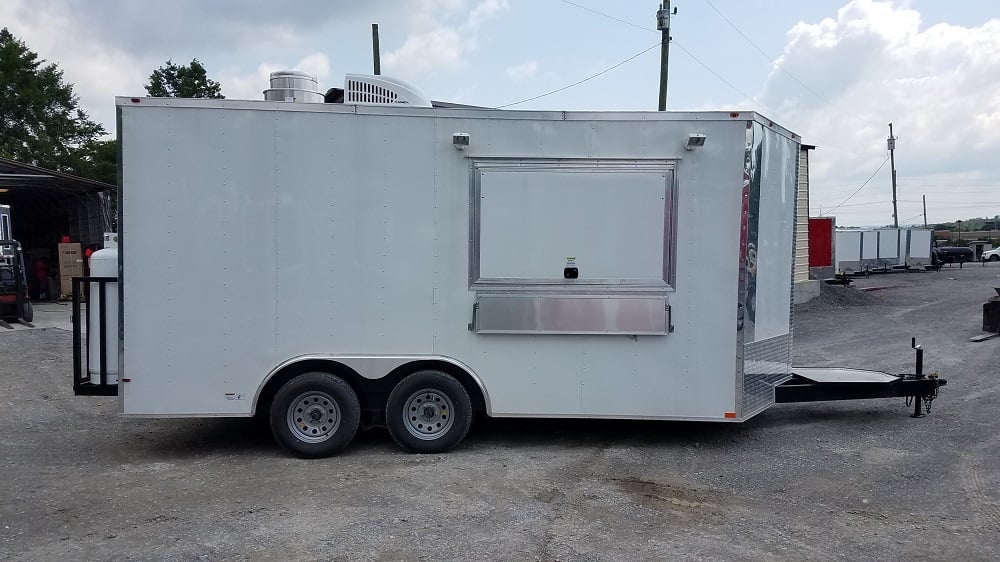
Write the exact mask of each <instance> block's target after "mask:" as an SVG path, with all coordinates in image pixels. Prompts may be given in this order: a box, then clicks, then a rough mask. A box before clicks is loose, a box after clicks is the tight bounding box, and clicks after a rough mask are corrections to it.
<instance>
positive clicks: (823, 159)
mask: <svg viewBox="0 0 1000 562" xmlns="http://www.w3.org/2000/svg"><path fill="white" fill-rule="evenodd" d="M779 63H780V64H781V66H782V67H783V68H784V69H785V70H786V71H787V72H788V73H790V74H791V75H793V76H794V77H795V78H796V79H798V81H801V83H804V84H806V85H807V86H808V89H807V88H806V87H803V86H802V84H800V83H798V82H797V81H796V80H795V79H793V78H791V77H789V75H788V73H786V72H784V71H781V70H778V69H776V70H775V71H774V72H772V74H771V76H770V77H769V79H768V83H767V85H766V87H765V91H764V93H763V94H762V95H761V96H760V98H759V99H758V102H759V103H760V105H762V106H763V107H764V111H765V112H768V113H772V114H773V115H774V117H775V118H777V119H779V121H781V122H782V123H783V124H786V125H788V126H790V127H791V128H792V129H793V130H795V131H796V132H798V133H801V134H802V135H803V140H804V142H807V143H814V144H817V145H819V150H818V151H817V152H816V153H814V154H813V157H812V158H811V161H810V163H811V164H812V170H811V171H812V174H811V176H812V177H811V180H812V182H811V189H812V191H811V198H812V201H813V209H814V211H815V210H816V209H818V205H819V204H825V205H826V206H827V208H829V206H830V205H831V204H835V203H837V202H839V201H840V200H842V199H843V198H845V197H846V196H847V195H849V194H850V192H852V191H853V190H854V189H856V188H857V187H859V186H860V185H861V183H862V182H863V181H864V180H865V179H866V178H867V177H868V176H869V175H870V174H871V173H872V172H873V171H874V170H875V169H876V168H877V167H878V165H879V164H880V163H881V162H882V161H883V159H884V158H885V157H886V140H885V139H886V137H887V136H888V133H889V130H888V127H887V124H888V123H889V122H894V125H895V133H896V135H897V136H898V137H899V141H898V142H897V145H896V148H897V150H896V165H897V169H898V181H899V185H900V188H901V189H900V191H901V194H900V196H899V198H900V199H904V200H907V201H908V203H907V204H906V205H905V206H903V205H901V208H900V212H899V214H900V219H906V218H908V217H909V216H912V215H916V214H918V213H919V212H920V208H919V199H920V195H921V190H922V191H923V192H927V191H928V189H933V188H934V187H935V186H939V185H940V186H941V188H940V189H941V194H942V196H944V194H945V191H944V189H945V188H947V187H948V186H949V180H948V179H947V178H962V179H956V180H955V181H965V182H973V181H979V182H983V181H986V180H987V179H993V178H996V177H998V176H1000V159H997V158H996V157H995V155H996V154H997V153H998V152H1000V94H998V93H997V87H996V85H997V84H1000V20H997V19H994V20H990V21H988V22H986V23H984V24H982V25H981V26H978V27H962V26H957V25H950V24H938V25H934V26H932V27H929V28H922V26H921V19H920V14H919V13H918V12H917V11H915V10H913V9H910V8H908V7H907V6H906V5H898V4H896V3H893V2H878V1H874V0H853V1H851V2H849V3H848V4H847V5H846V6H844V7H843V8H841V9H840V10H839V12H838V13H837V18H836V19H833V18H829V19H825V20H823V21H821V22H819V23H815V24H809V23H799V24H797V25H796V26H795V27H793V28H792V30H791V31H790V32H789V34H788V44H787V46H786V49H785V52H784V55H783V56H782V57H781V59H780V60H779ZM888 168H889V166H888V165H886V166H885V169H884V170H883V171H882V172H881V173H880V175H879V176H878V177H876V179H875V180H873V181H872V184H871V185H869V186H868V187H866V188H865V190H863V191H862V192H861V193H859V195H858V196H857V197H856V198H855V199H852V201H851V203H857V202H865V201H884V200H888V199H890V198H891V196H890V195H889V192H890V189H889V179H888V178H889V174H888ZM835 177H836V178H838V180H834V179H833V178H835ZM908 185H909V186H913V187H910V188H907V186H908ZM917 186H921V187H920V188H919V189H918V188H917ZM974 191H975V190H971V191H969V192H967V193H965V194H955V193H954V192H952V193H951V194H950V195H949V197H950V200H951V201H954V200H955V198H956V197H957V198H959V199H961V200H963V201H965V202H967V203H968V204H969V205H970V208H974V207H975V200H976V197H977V195H976V193H974ZM984 193H988V192H984ZM929 199H931V197H930V196H929ZM989 200H991V201H997V200H1000V195H993V196H992V198H991V199H989ZM887 209H888V210H887ZM911 211H912V212H911ZM956 212H957V211H956ZM838 213H839V214H844V215H848V216H852V217H856V218H853V219H850V220H849V221H848V222H865V221H869V222H873V223H881V224H885V223H888V222H891V206H889V205H871V206H859V207H853V208H851V210H847V209H846V208H843V209H842V210H839V211H838ZM960 214H961V213H960ZM946 218H948V217H940V218H939V220H944V219H946ZM932 220H933V217H932Z"/></svg>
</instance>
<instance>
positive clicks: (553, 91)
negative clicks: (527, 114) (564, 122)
mask: <svg viewBox="0 0 1000 562" xmlns="http://www.w3.org/2000/svg"><path fill="white" fill-rule="evenodd" d="M659 46H660V42H659V41H657V42H656V43H653V45H651V46H650V47H648V48H646V49H643V50H641V51H639V52H638V53H636V54H634V55H632V56H631V57H629V58H627V59H625V60H623V61H621V62H620V63H618V64H616V65H614V66H609V67H608V68H605V69H604V70H602V71H600V72H598V73H597V74H592V75H590V76H588V77H586V78H584V79H583V80H579V81H577V82H573V83H572V84H569V85H566V86H563V87H562V88H557V89H555V90H552V91H551V92H545V93H544V94H538V95H537V96H533V97H530V98H527V99H523V100H521V101H515V102H512V103H508V104H504V105H498V106H497V107H496V108H497V109H503V108H505V107H511V106H514V105H520V104H522V103H526V102H529V101H534V100H537V99H539V98H544V97H545V96H551V95H552V94H557V93H559V92H561V91H563V90H568V89H570V88H572V87H574V86H579V85H580V84H583V83H584V82H588V81H590V80H593V79H594V78H597V77H598V76H601V75H603V74H607V73H608V72H611V71H612V70H614V69H616V68H618V67H619V66H621V65H623V64H625V63H627V62H629V61H631V60H633V59H636V58H638V57H639V56H640V55H644V54H646V53H648V52H649V51H652V50H653V49H655V48H657V47H659Z"/></svg>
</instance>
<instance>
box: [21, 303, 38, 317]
mask: <svg viewBox="0 0 1000 562" xmlns="http://www.w3.org/2000/svg"><path fill="white" fill-rule="evenodd" d="M34 319H35V309H34V308H32V307H31V301H28V300H26V301H24V313H23V314H21V320H24V321H25V322H31V321H32V320H34Z"/></svg>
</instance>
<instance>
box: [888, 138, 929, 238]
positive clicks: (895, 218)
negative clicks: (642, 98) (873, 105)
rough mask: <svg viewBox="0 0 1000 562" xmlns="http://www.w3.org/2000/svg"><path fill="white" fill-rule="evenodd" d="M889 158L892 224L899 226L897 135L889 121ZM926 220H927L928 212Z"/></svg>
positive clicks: (894, 226) (895, 226) (925, 216)
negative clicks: (894, 134) (894, 133)
mask: <svg viewBox="0 0 1000 562" xmlns="http://www.w3.org/2000/svg"><path fill="white" fill-rule="evenodd" d="M886 142H887V143H888V145H889V160H891V164H892V226H893V228H899V211H898V210H897V209H896V137H894V136H892V123H889V139H888V141H886ZM924 220H925V221H926V220H927V215H926V213H925V214H924Z"/></svg>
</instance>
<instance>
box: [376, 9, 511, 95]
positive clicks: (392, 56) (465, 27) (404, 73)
mask: <svg viewBox="0 0 1000 562" xmlns="http://www.w3.org/2000/svg"><path fill="white" fill-rule="evenodd" d="M464 7H465V2H464V1H462V0H423V2H420V3H419V8H418V9H417V10H416V14H415V15H414V17H413V22H414V25H415V29H414V30H413V31H411V32H410V33H409V34H408V35H407V36H406V39H405V40H404V41H403V44H402V45H401V46H400V47H399V48H398V49H396V50H394V51H390V52H389V53H387V54H386V55H385V56H383V57H382V60H383V62H384V65H385V67H386V69H387V70H388V71H389V72H391V73H392V74H394V75H396V76H401V77H403V78H414V77H417V76H420V75H422V74H426V73H433V72H440V71H453V70H456V69H459V68H462V67H463V65H464V64H465V61H466V57H467V56H468V55H469V53H472V52H473V51H475V50H476V48H477V47H478V42H479V32H480V30H481V27H482V25H483V23H485V22H487V21H488V20H490V19H492V18H494V17H496V16H497V14H499V13H500V12H501V11H502V10H504V9H506V8H507V1H506V0H481V1H480V2H478V3H477V4H476V5H475V6H474V7H473V8H472V9H471V10H469V11H468V13H467V15H465V17H464V18H460V17H459V16H461V15H462V14H463V12H464Z"/></svg>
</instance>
